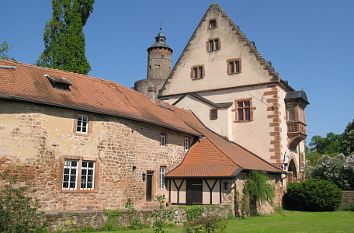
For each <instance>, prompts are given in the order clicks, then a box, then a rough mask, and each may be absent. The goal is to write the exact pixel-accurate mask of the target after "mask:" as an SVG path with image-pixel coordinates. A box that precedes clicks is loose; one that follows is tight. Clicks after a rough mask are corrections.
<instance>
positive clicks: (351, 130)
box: [341, 118, 354, 155]
mask: <svg viewBox="0 0 354 233" xmlns="http://www.w3.org/2000/svg"><path fill="white" fill-rule="evenodd" d="M341 152H342V153H343V154H344V155H351V154H353V153H354V118H353V120H352V122H349V124H348V125H347V127H346V128H345V130H344V132H343V134H342V141H341Z"/></svg>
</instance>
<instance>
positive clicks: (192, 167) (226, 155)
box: [166, 113, 283, 178]
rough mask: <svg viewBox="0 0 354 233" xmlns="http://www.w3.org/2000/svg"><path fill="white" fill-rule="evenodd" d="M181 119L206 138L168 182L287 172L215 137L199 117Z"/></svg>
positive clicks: (189, 152)
mask: <svg viewBox="0 0 354 233" xmlns="http://www.w3.org/2000/svg"><path fill="white" fill-rule="evenodd" d="M182 114H183V113H182ZM181 117H183V119H184V121H185V122H186V123H187V124H188V125H190V126H191V127H192V128H193V129H194V130H196V131H198V132H199V133H200V134H202V135H204V136H205V138H203V139H202V140H200V141H199V142H197V143H196V144H194V145H193V146H192V147H191V148H190V150H189V151H188V153H187V155H186V157H185V159H184V160H183V161H182V163H181V164H180V165H179V166H177V167H176V168H175V169H173V170H172V171H170V172H168V173H167V175H166V177H167V178H174V177H175V178H176V177H189V176H199V177H225V176H235V175H237V174H238V173H239V172H241V171H247V170H258V171H265V172H270V173H282V172H283V171H282V170H280V169H279V168H278V167H276V166H274V165H273V164H271V163H269V162H267V161H265V160H264V159H262V158H260V157H259V156H257V155H255V154H254V153H252V152H250V151H249V150H247V149H245V148H244V147H242V146H240V145H238V144H236V143H234V142H231V141H228V140H227V139H225V138H223V137H222V136H220V135H218V134H216V133H214V132H213V131H211V130H210V129H208V128H207V127H205V126H204V125H203V124H202V123H201V122H200V121H199V119H198V118H197V117H190V115H185V116H181Z"/></svg>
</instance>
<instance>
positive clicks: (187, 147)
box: [184, 137, 190, 152]
mask: <svg viewBox="0 0 354 233" xmlns="http://www.w3.org/2000/svg"><path fill="white" fill-rule="evenodd" d="M189 142H190V140H189V137H185V138H184V151H185V152H187V151H188V150H189V148H190V143H189Z"/></svg>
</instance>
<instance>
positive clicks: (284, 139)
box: [277, 87, 289, 159]
mask: <svg viewBox="0 0 354 233" xmlns="http://www.w3.org/2000/svg"><path fill="white" fill-rule="evenodd" d="M277 89H278V97H279V105H280V107H279V119H280V121H281V122H280V128H281V132H280V137H281V140H280V145H281V146H280V150H281V152H280V155H281V159H283V157H284V153H285V152H287V153H289V149H288V125H287V124H286V122H287V115H286V106H285V101H284V99H285V96H286V91H285V90H284V89H283V88H280V87H277Z"/></svg>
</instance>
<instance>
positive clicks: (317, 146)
mask: <svg viewBox="0 0 354 233" xmlns="http://www.w3.org/2000/svg"><path fill="white" fill-rule="evenodd" d="M341 140H342V139H341V135H340V134H335V133H332V132H330V133H328V134H327V135H326V137H321V136H318V135H316V136H313V137H312V139H311V142H310V153H314V152H317V153H319V154H326V155H336V154H338V153H340V148H341V147H340V146H341ZM310 156H311V155H310Z"/></svg>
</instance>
